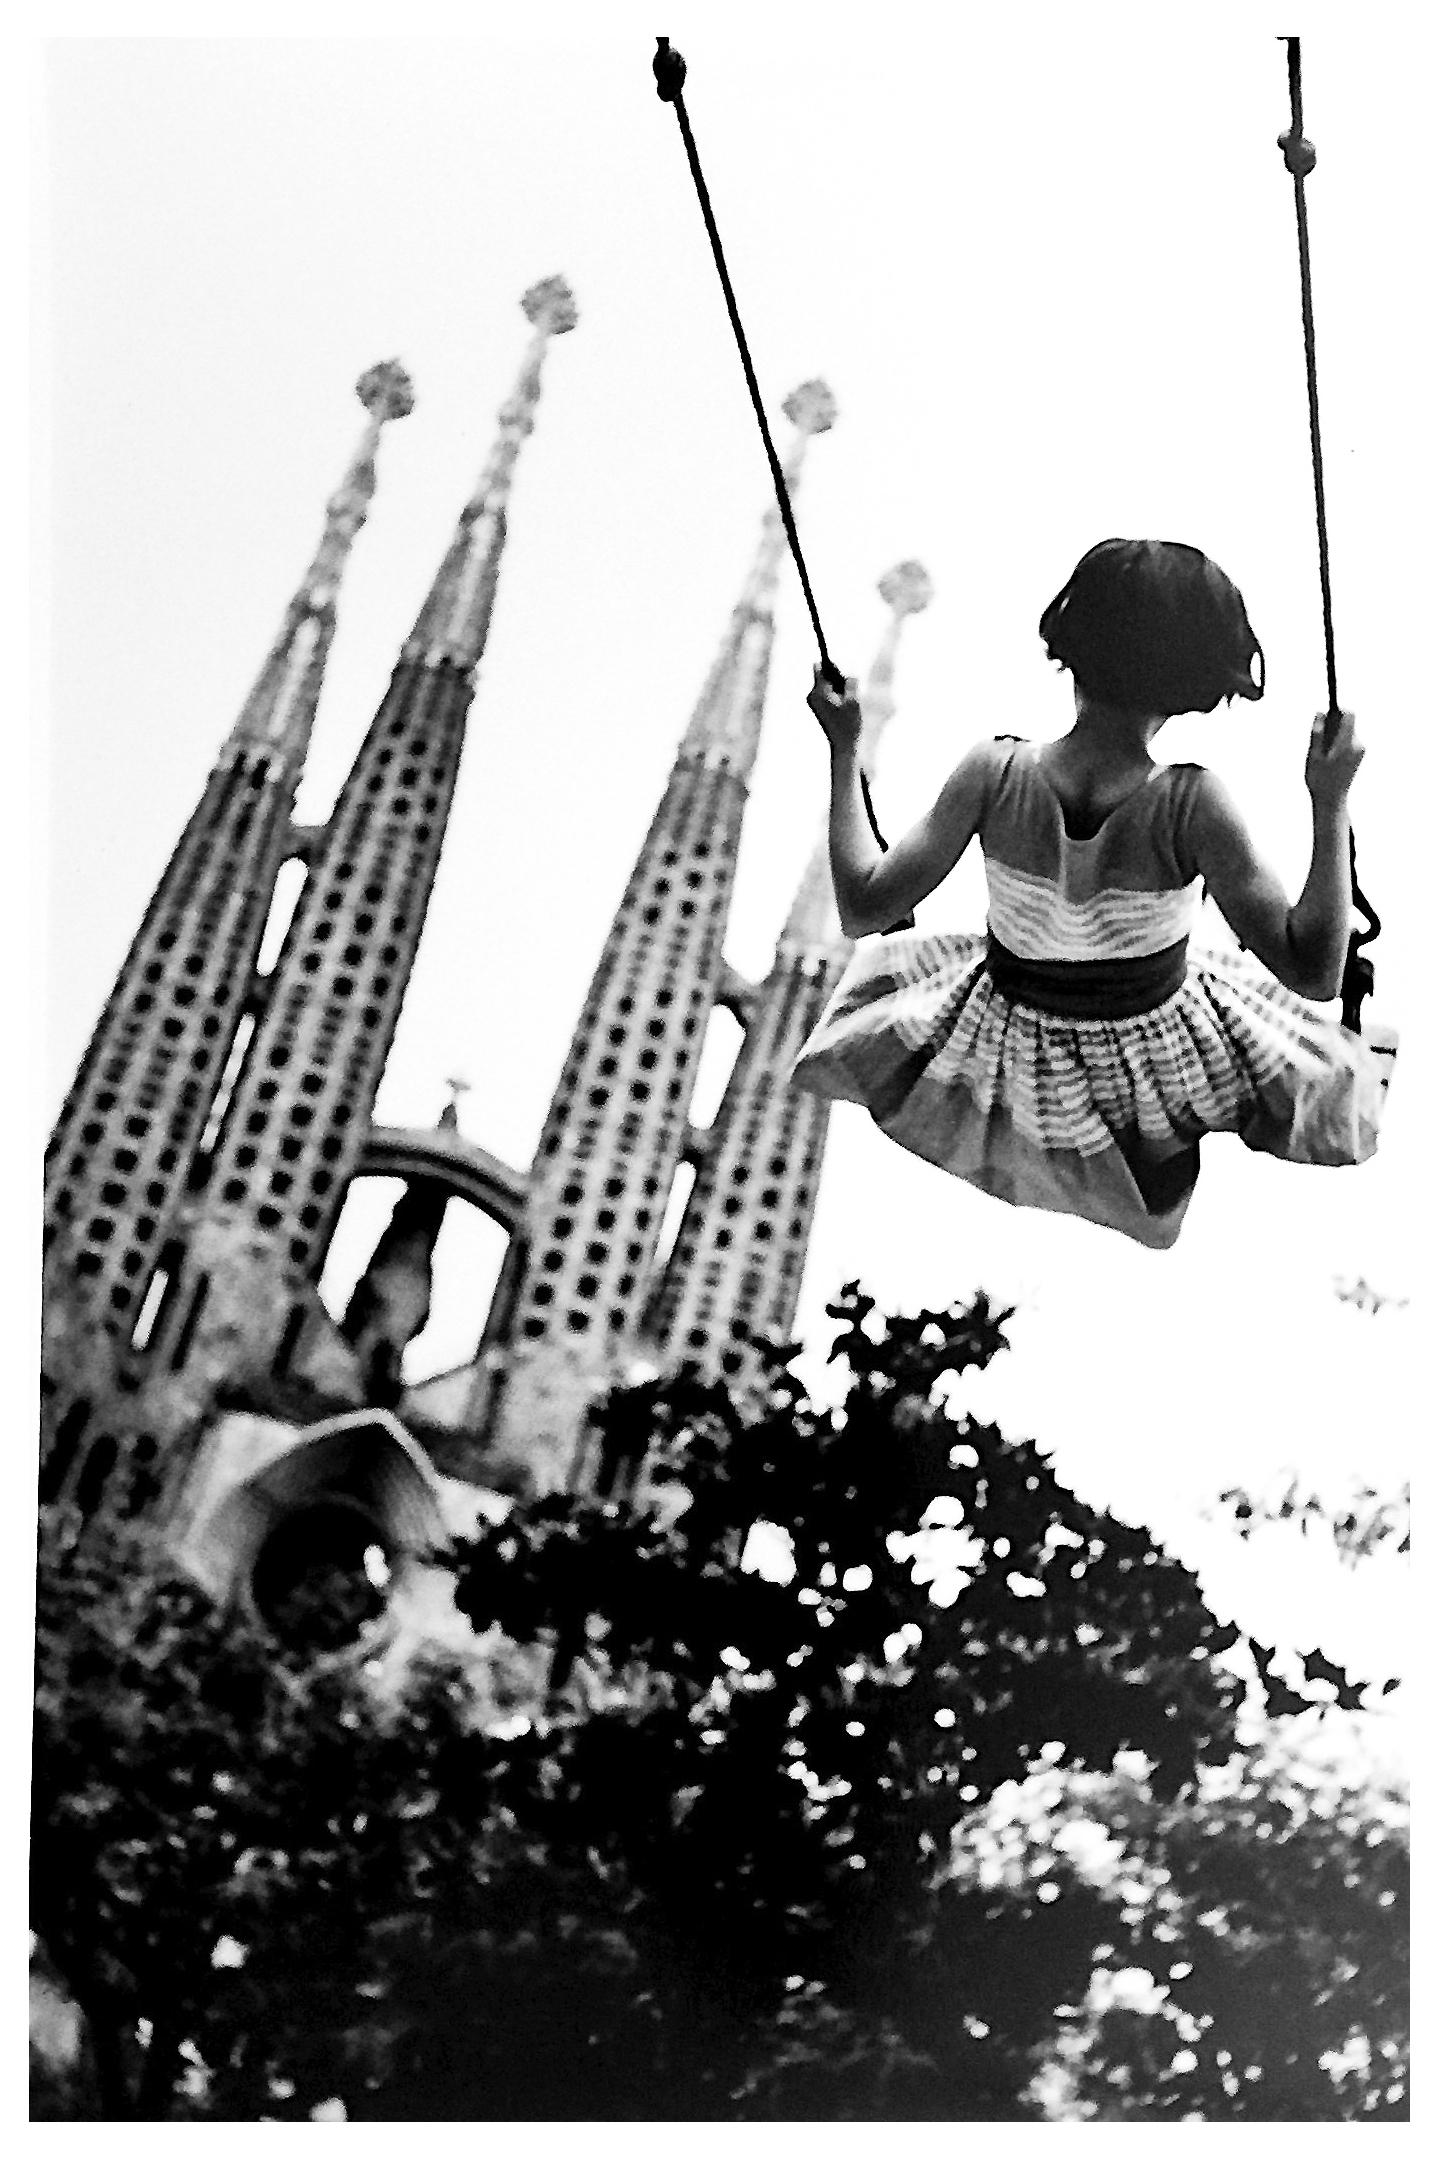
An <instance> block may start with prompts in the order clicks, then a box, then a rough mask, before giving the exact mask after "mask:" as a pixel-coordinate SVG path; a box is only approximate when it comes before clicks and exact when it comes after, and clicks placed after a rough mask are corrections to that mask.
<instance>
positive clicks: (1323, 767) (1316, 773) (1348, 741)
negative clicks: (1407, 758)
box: [1305, 712, 1365, 805]
mask: <svg viewBox="0 0 1440 2160" xmlns="http://www.w3.org/2000/svg"><path fill="white" fill-rule="evenodd" d="M1328 722H1329V714H1328V713H1316V715H1315V725H1314V726H1313V727H1312V728H1311V730H1310V749H1309V754H1308V755H1307V757H1306V759H1305V785H1306V787H1307V788H1308V789H1309V790H1310V794H1311V797H1312V799H1313V800H1314V802H1315V803H1316V804H1317V805H1319V804H1322V803H1323V804H1327V805H1338V804H1340V803H1343V802H1344V800H1345V798H1346V796H1347V795H1348V794H1349V792H1350V783H1351V781H1352V780H1353V779H1354V778H1355V775H1356V773H1357V772H1358V771H1359V770H1360V760H1361V759H1362V758H1363V757H1364V755H1365V747H1364V745H1363V743H1358V742H1357V741H1356V740H1355V715H1354V713H1348V712H1342V713H1341V714H1340V716H1339V718H1338V720H1337V721H1336V725H1335V740H1334V742H1333V743H1331V744H1330V745H1329V747H1328V748H1327V747H1326V742H1325V729H1326V727H1327V725H1328Z"/></svg>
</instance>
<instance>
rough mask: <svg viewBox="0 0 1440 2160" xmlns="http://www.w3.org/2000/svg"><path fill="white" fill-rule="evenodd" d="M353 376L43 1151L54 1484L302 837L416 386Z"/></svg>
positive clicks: (143, 1275)
mask: <svg viewBox="0 0 1440 2160" xmlns="http://www.w3.org/2000/svg"><path fill="white" fill-rule="evenodd" d="M356 388H357V394H358V396H359V398H360V400H361V403H362V404H363V405H364V407H365V410H366V413H367V415H368V420H367V425H366V428H365V432H364V435H363V437H362V439H361V442H360V445H359V448H358V450H357V452H356V455H355V457H354V459H353V461H352V463H351V465H350V468H349V470H348V472H347V473H346V475H345V477H344V479H343V481H342V482H341V485H340V487H339V489H338V490H337V492H336V493H335V495H334V496H333V497H332V498H331V500H330V503H329V506H328V510H327V515H326V523H325V531H324V535H323V537H322V539H321V542H320V546H319V548H318V550H317V552H316V554H315V557H314V560H313V561H312V562H311V564H310V566H309V568H308V570H307V571H306V573H305V576H304V577H303V578H302V580H301V582H300V585H299V588H298V590H297V591H296V593H295V596H294V598H293V599H292V600H291V602H290V605H289V608H288V610H287V611H286V614H285V618H284V621H283V623H282V625H281V628H280V633H279V635H278V637H277V638H276V640H275V643H274V645H273V646H272V648H271V650H270V653H269V655H268V657H267V659H266V661H265V664H264V666H263V668H262V669H261V672H260V675H259V677H258V679H257V681H256V683H255V687H254V689H253V690H252V691H251V693H250V696H249V698H248V699H247V701H246V703H245V706H244V708H243V710H242V712H241V714H240V717H239V719H238V721H237V722H236V725H235V727H234V729H233V730H232V732H231V734H230V737H229V739H228V741H227V742H226V744H225V746H224V748H223V750H222V751H221V753H220V756H219V758H218V759H217V761H216V763H215V767H214V769H213V771H212V772H211V774H210V777H209V780H208V781H207V783H206V786H205V790H204V793H203V795H202V796H201V799H200V802H199V805H198V807H197V808H196V810H195V813H194V815H193V816H192V817H191V819H190V821H189V823H188V824H187V825H186V827H185V830H184V832H183V834H182V835H181V838H180V842H179V845H178V846H177V847H176V849H175V852H174V854H173V855H172V856H171V859H170V862H169V864H168V866H167V868H166V870H165V872H164V874H163V876H162V877H161V880H160V883H159V885H158V887H157V888H156V892H155V895H154V898H153V899H152V900H151V902H150V905H149V907H148V909H147V910H146V913H145V917H144V920H143V922H142V923H141V926H140V930H139V932H138V934H137V936H136V938H135V940H134V943H133V944H132V945H131V947H130V951H129V953H128V954H127V956H126V959H125V962H124V964H123V966H122V967H121V970H120V973H119V976H118V978H117V980H116V983H115V987H114V989H113V990H112V992H111V994H110V997H109V999H108V1001H107V1003H106V1005H105V1009H104V1011H103V1013H102V1015H101V1018H100V1021H99V1024H98V1026H97V1027H96V1030H95V1033H94V1035H93V1036H92V1038H91V1041H90V1044H89V1047H88V1049H87V1050H86V1052H85V1055H84V1057H83V1058H82V1060H81V1063H80V1067H79V1071H78V1072H77V1074H76V1078H75V1081H74V1084H73V1085H72V1087H71V1089H70V1092H69V1095H68V1096H67V1098H66V1101H65V1104H64V1107H63V1108H62V1110H61V1112H60V1117H59V1120H58V1122H57V1124H56V1127H55V1132H54V1135H53V1137H52V1140H51V1142H50V1147H49V1150H48V1153H47V1156H46V1166H45V1244H46V1266H45V1292H46V1295H45V1347H44V1354H43V1360H42V1363H43V1370H44V1379H45V1387H46V1395H47V1415H46V1418H45V1421H44V1427H45V1450H44V1452H45V1462H44V1468H43V1471H42V1492H45V1493H47V1494H51V1495H53V1494H54V1493H56V1492H58V1491H59V1490H60V1489H61V1487H62V1486H63V1485H64V1482H65V1479H66V1476H67V1473H68V1472H69V1470H70V1468H71V1465H72V1461H73V1459H74V1457H75V1454H76V1450H77V1448H78V1447H79V1444H80V1442H81V1440H82V1438H83V1437H84V1432H85V1428H86V1425H87V1422H88V1420H89V1416H90V1412H91V1409H92V1406H93V1405H94V1404H95V1403H97V1402H98V1401H99V1399H100V1398H101V1397H102V1396H103V1395H104V1394H105V1393H106V1392H107V1391H108V1390H109V1389H110V1388H112V1387H113V1386H114V1385H115V1383H116V1381H117V1380H118V1379H121V1378H122V1376H124V1377H129V1374H128V1368H129V1367H130V1365H131V1364H132V1362H133V1358H134V1355H135V1352H134V1349H133V1348H132V1346H133V1345H135V1344H136V1338H137V1332H138V1328H137V1323H139V1322H140V1320H141V1316H142V1311H144V1310H145V1309H146V1308H147V1305H148V1306H149V1307H150V1308H152V1309H153V1306H154V1303H155V1288H156V1285H157V1284H160V1285H163V1282H164V1280H165V1277H166V1275H167V1273H168V1272H169V1271H170V1269H171V1268H172V1266H173V1251H172V1245H173V1239H174V1234H175V1230H176V1226H177V1221H178V1218H179V1215H180V1212H181V1208H182V1205H183V1202H184V1198H185V1195H186V1193H187V1191H188V1190H189V1189H191V1187H192V1186H193V1185H194V1183H195V1181H196V1176H197V1162H198V1156H199V1153H200V1150H201V1145H202V1140H203V1138H204V1136H205V1133H206V1128H207V1125H208V1124H209V1122H210V1121H211V1118H212V1113H213V1111H214V1109H215V1107H216V1105H217V1101H218V1100H219V1098H220V1096H221V1094H222V1088H223V1081H224V1078H225V1075H226V1067H227V1062H228V1061H229V1059H230V1054H231V1050H232V1047H233V1046H234V1044H235V1042H236V1038H237V1035H238V1033H239V1031H240V1028H241V1023H242V1019H243V1018H244V1016H245V1014H246V1009H247V1006H248V1004H249V1001H250V998H251V994H252V989H253V982H254V971H255V966H256V961H257V957H258V954H259V951H260V945H261V940H262V938H263V936H264V932H265V924H266V919H267V917H268V915H269V913H270V909H271V905H272V901H273V898H274V892H275V881H276V878H277V875H278V873H279V871H280V868H281V865H282V863H283V862H284V861H285V859H286V857H287V855H288V854H290V853H291V852H292V848H293V839H292V827H291V813H292V808H293V804H294V797H295V789H296V786H297V784H298V782H299V779H300V774H301V770H302V767H303V764H304V760H305V754H306V750H307V747H308V744H309V739H310V731H311V726H312V724H313V721H314V718H315V710H316V705H317V702H318V699H319V695H320V687H321V682H322V679H323V676H324V671H325V662H326V658H327V655H328V652H329V649H330V644H331V640H332V638H333V636H334V632H335V604H336V594H337V590H338V586H339V581H340V575H341V571H342V569H343V567H344V563H345V559H346V556H347V555H348V553H349V550H350V547H351V544H352V542H353V540H354V538H355V535H356V533H357V532H358V530H359V528H360V526H361V525H362V524H363V522H364V519H365V515H366V512H367V510H368V508H369V505H370V501H371V497H372V495H373V493H374V488H375V462H374V460H375V450H376V445H377V443H378V441H379V437H380V431H381V429H382V427H383V426H384V424H385V422H386V421H387V420H390V419H394V418H398V417H400V416H402V415H404V414H405V413H408V412H409V410H410V407H411V403H412V399H411V392H410V385H409V383H408V381H407V380H406V377H405V375H404V373H403V371H402V370H401V369H400V368H399V367H398V366H397V365H396V364H395V363H394V362H387V363H385V364H384V365H382V366H379V367H375V368H371V369H370V370H369V372H368V373H367V374H365V375H363V376H362V377H361V379H360V381H359V383H358V384H357V386H356ZM147 1293H148V1294H149V1295H148V1298H147Z"/></svg>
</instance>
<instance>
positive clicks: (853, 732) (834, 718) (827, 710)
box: [805, 667, 861, 750]
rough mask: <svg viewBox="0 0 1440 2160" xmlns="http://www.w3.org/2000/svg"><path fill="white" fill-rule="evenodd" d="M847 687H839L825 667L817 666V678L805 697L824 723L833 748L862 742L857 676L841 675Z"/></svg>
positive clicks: (857, 744)
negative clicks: (835, 686)
mask: <svg viewBox="0 0 1440 2160" xmlns="http://www.w3.org/2000/svg"><path fill="white" fill-rule="evenodd" d="M841 679H842V681H843V682H844V685H845V687H844V689H843V691H842V690H836V689H835V688H834V686H833V683H832V681H831V679H830V678H829V677H828V676H827V675H826V674H825V672H824V670H823V668H818V667H817V668H816V670H815V681H814V684H813V686H812V688H811V691H810V695H809V697H808V698H807V699H806V700H805V702H806V704H807V705H808V706H809V707H810V710H811V712H813V713H814V715H815V717H816V719H817V720H818V721H819V722H820V725H821V727H822V728H823V729H824V730H825V736H826V740H827V741H828V742H829V744H830V748H831V749H832V750H854V749H857V748H858V746H859V742H860V726H861V714H860V699H859V696H858V694H857V685H856V683H855V681H854V678H853V677H851V676H845V677H842V678H841Z"/></svg>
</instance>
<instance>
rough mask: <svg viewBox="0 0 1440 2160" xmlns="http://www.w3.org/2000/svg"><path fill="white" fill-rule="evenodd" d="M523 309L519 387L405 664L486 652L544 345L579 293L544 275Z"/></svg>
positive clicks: (466, 658)
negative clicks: (525, 340)
mask: <svg viewBox="0 0 1440 2160" xmlns="http://www.w3.org/2000/svg"><path fill="white" fill-rule="evenodd" d="M520 305H521V307H522V308H523V309H524V311H525V315H526V318H527V320H528V321H529V322H530V323H531V324H532V325H533V326H534V332H535V334H534V336H533V337H532V338H531V340H530V344H529V347H528V349H527V351H526V354H525V359H524V362H523V364H522V366H521V369H520V374H519V378H518V380H517V381H516V384H515V388H514V389H513V390H512V392H511V393H510V396H509V397H508V398H507V399H506V400H505V403H504V404H503V405H502V406H501V408H500V415H499V419H500V432H499V434H498V435H497V436H496V438H495V443H494V447H493V448H492V450H491V452H490V457H489V461H488V463H487V464H486V466H485V470H484V471H483V472H482V473H481V475H480V479H479V482H478V484H477V486H476V488H475V492H474V494H473V495H472V496H471V497H470V500H469V501H468V502H467V503H466V505H465V507H464V509H463V510H462V511H461V513H460V520H459V524H458V525H457V527H456V532H455V537H454V539H453V540H452V541H451V543H450V548H449V551H448V553H447V554H446V557H445V560H444V562H443V563H442V564H441V566H440V574H439V576H438V577H437V578H436V580H435V583H434V584H433V585H432V586H431V588H430V593H429V597H428V598H427V599H426V602H425V605H424V606H423V607H422V608H421V610H420V614H419V617H418V619H417V621H416V624H415V628H414V629H413V630H412V631H411V633H410V636H409V638H408V639H407V640H406V643H405V648H404V657H405V658H406V659H407V660H423V661H425V662H426V663H427V664H428V665H430V666H435V665H438V664H439V663H440V662H442V661H447V662H449V663H450V665H451V666H453V667H458V668H461V669H463V670H464V671H465V672H466V673H467V674H469V673H470V672H471V671H472V670H473V669H475V668H476V667H478V665H479V662H480V655H481V653H482V652H483V651H484V649H485V638H486V634H487V632H488V630H489V628H490V610H491V608H492V607H493V606H494V602H495V585H496V581H497V579H498V577H499V574H500V551H501V548H502V547H503V545H504V540H505V505H506V502H507V501H508V499H509V495H510V483H511V479H512V476H513V474H514V471H515V461H516V459H517V458H518V457H519V455H520V446H521V444H522V443H523V442H524V440H525V438H526V436H527V435H528V434H530V432H531V430H532V429H533V428H534V425H535V408H536V406H537V405H538V404H539V402H540V369H541V364H542V362H543V360H544V358H545V351H546V347H547V346H548V345H549V342H550V340H551V338H552V337H563V335H564V334H565V332H566V331H567V330H573V329H574V328H575V325H576V323H577V322H578V321H579V319H580V317H579V310H578V309H577V308H576V305H575V296H574V294H573V293H572V292H571V290H570V287H569V286H568V285H567V284H566V282H565V280H564V278H562V277H549V278H541V279H540V281H539V283H538V284H535V285H532V286H531V287H530V288H529V290H528V291H527V292H526V293H525V294H524V295H523V296H522V298H521V302H520Z"/></svg>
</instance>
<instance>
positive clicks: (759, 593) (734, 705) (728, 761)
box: [680, 377, 837, 776]
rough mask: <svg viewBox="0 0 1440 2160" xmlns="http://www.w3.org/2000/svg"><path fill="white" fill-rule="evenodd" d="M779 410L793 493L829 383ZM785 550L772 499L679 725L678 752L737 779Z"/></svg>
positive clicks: (758, 700)
mask: <svg viewBox="0 0 1440 2160" xmlns="http://www.w3.org/2000/svg"><path fill="white" fill-rule="evenodd" d="M781 410H782V411H783V412H784V414H785V417H786V419H787V420H789V421H790V422H791V424H792V426H793V427H794V429H795V434H794V436H793V437H792V439H791V442H790V446H789V448H788V449H787V451H786V453H785V457H784V473H785V485H786V488H787V490H788V492H789V493H791V494H792V495H793V493H794V492H795V489H796V487H797V486H798V484H799V479H800V469H801V466H802V465H803V464H804V461H805V452H806V450H807V449H808V448H809V444H810V438H811V436H812V435H823V434H825V433H826V431H827V430H828V429H830V428H832V427H833V426H834V425H835V416H836V411H837V408H836V404H835V394H834V392H833V391H832V390H831V388H830V386H829V384H828V383H825V382H821V381H820V379H819V378H818V377H812V378H811V380H810V381H809V382H803V383H801V384H800V385H799V387H798V388H797V389H795V390H792V391H791V393H790V395H789V397H787V398H786V400H785V403H784V405H783V406H782V408H781ZM784 553H785V526H784V520H783V519H782V517H781V515H780V510H779V507H778V505H777V504H776V503H774V502H773V501H772V502H771V503H770V505H769V507H768V509H767V510H766V512H765V517H764V522H763V524H762V525H761V528H760V546H759V548H758V550H757V551H756V555H755V559H754V561H753V563H752V564H751V567H750V575H749V577H748V578H747V579H746V581H745V585H744V589H743V590H742V592H741V595H740V601H739V605H738V606H737V607H736V608H735V610H734V612H733V614H732V615H731V618H730V628H729V631H728V633H727V635H726V638H725V642H724V644H723V645H722V646H721V648H720V651H719V653H718V654H717V655H716V658H715V661H714V664H713V666H712V667H711V670H710V673H709V675H708V677H707V678H706V682H705V687H704V689H703V690H702V691H701V693H700V699H699V703H698V704H697V705H696V707H695V711H694V713H693V715H692V716H691V720H690V725H689V727H688V728H687V729H686V730H685V735H684V739H683V741H682V742H681V745H680V754H681V756H682V757H696V756H699V757H703V758H704V759H706V761H707V762H715V763H722V764H725V765H727V766H728V767H729V768H730V770H731V771H732V772H736V773H739V774H741V775H742V776H743V775H745V774H747V773H748V772H749V771H750V768H751V766H752V765H753V764H754V762H755V753H756V750H757V748H758V746H759V741H760V722H761V718H762V713H763V707H764V701H765V685H766V678H767V675H768V671H769V664H770V641H771V638H772V637H773V635H774V608H775V589H776V585H777V583H778V581H779V575H780V564H781V560H782V558H783V556H784Z"/></svg>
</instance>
